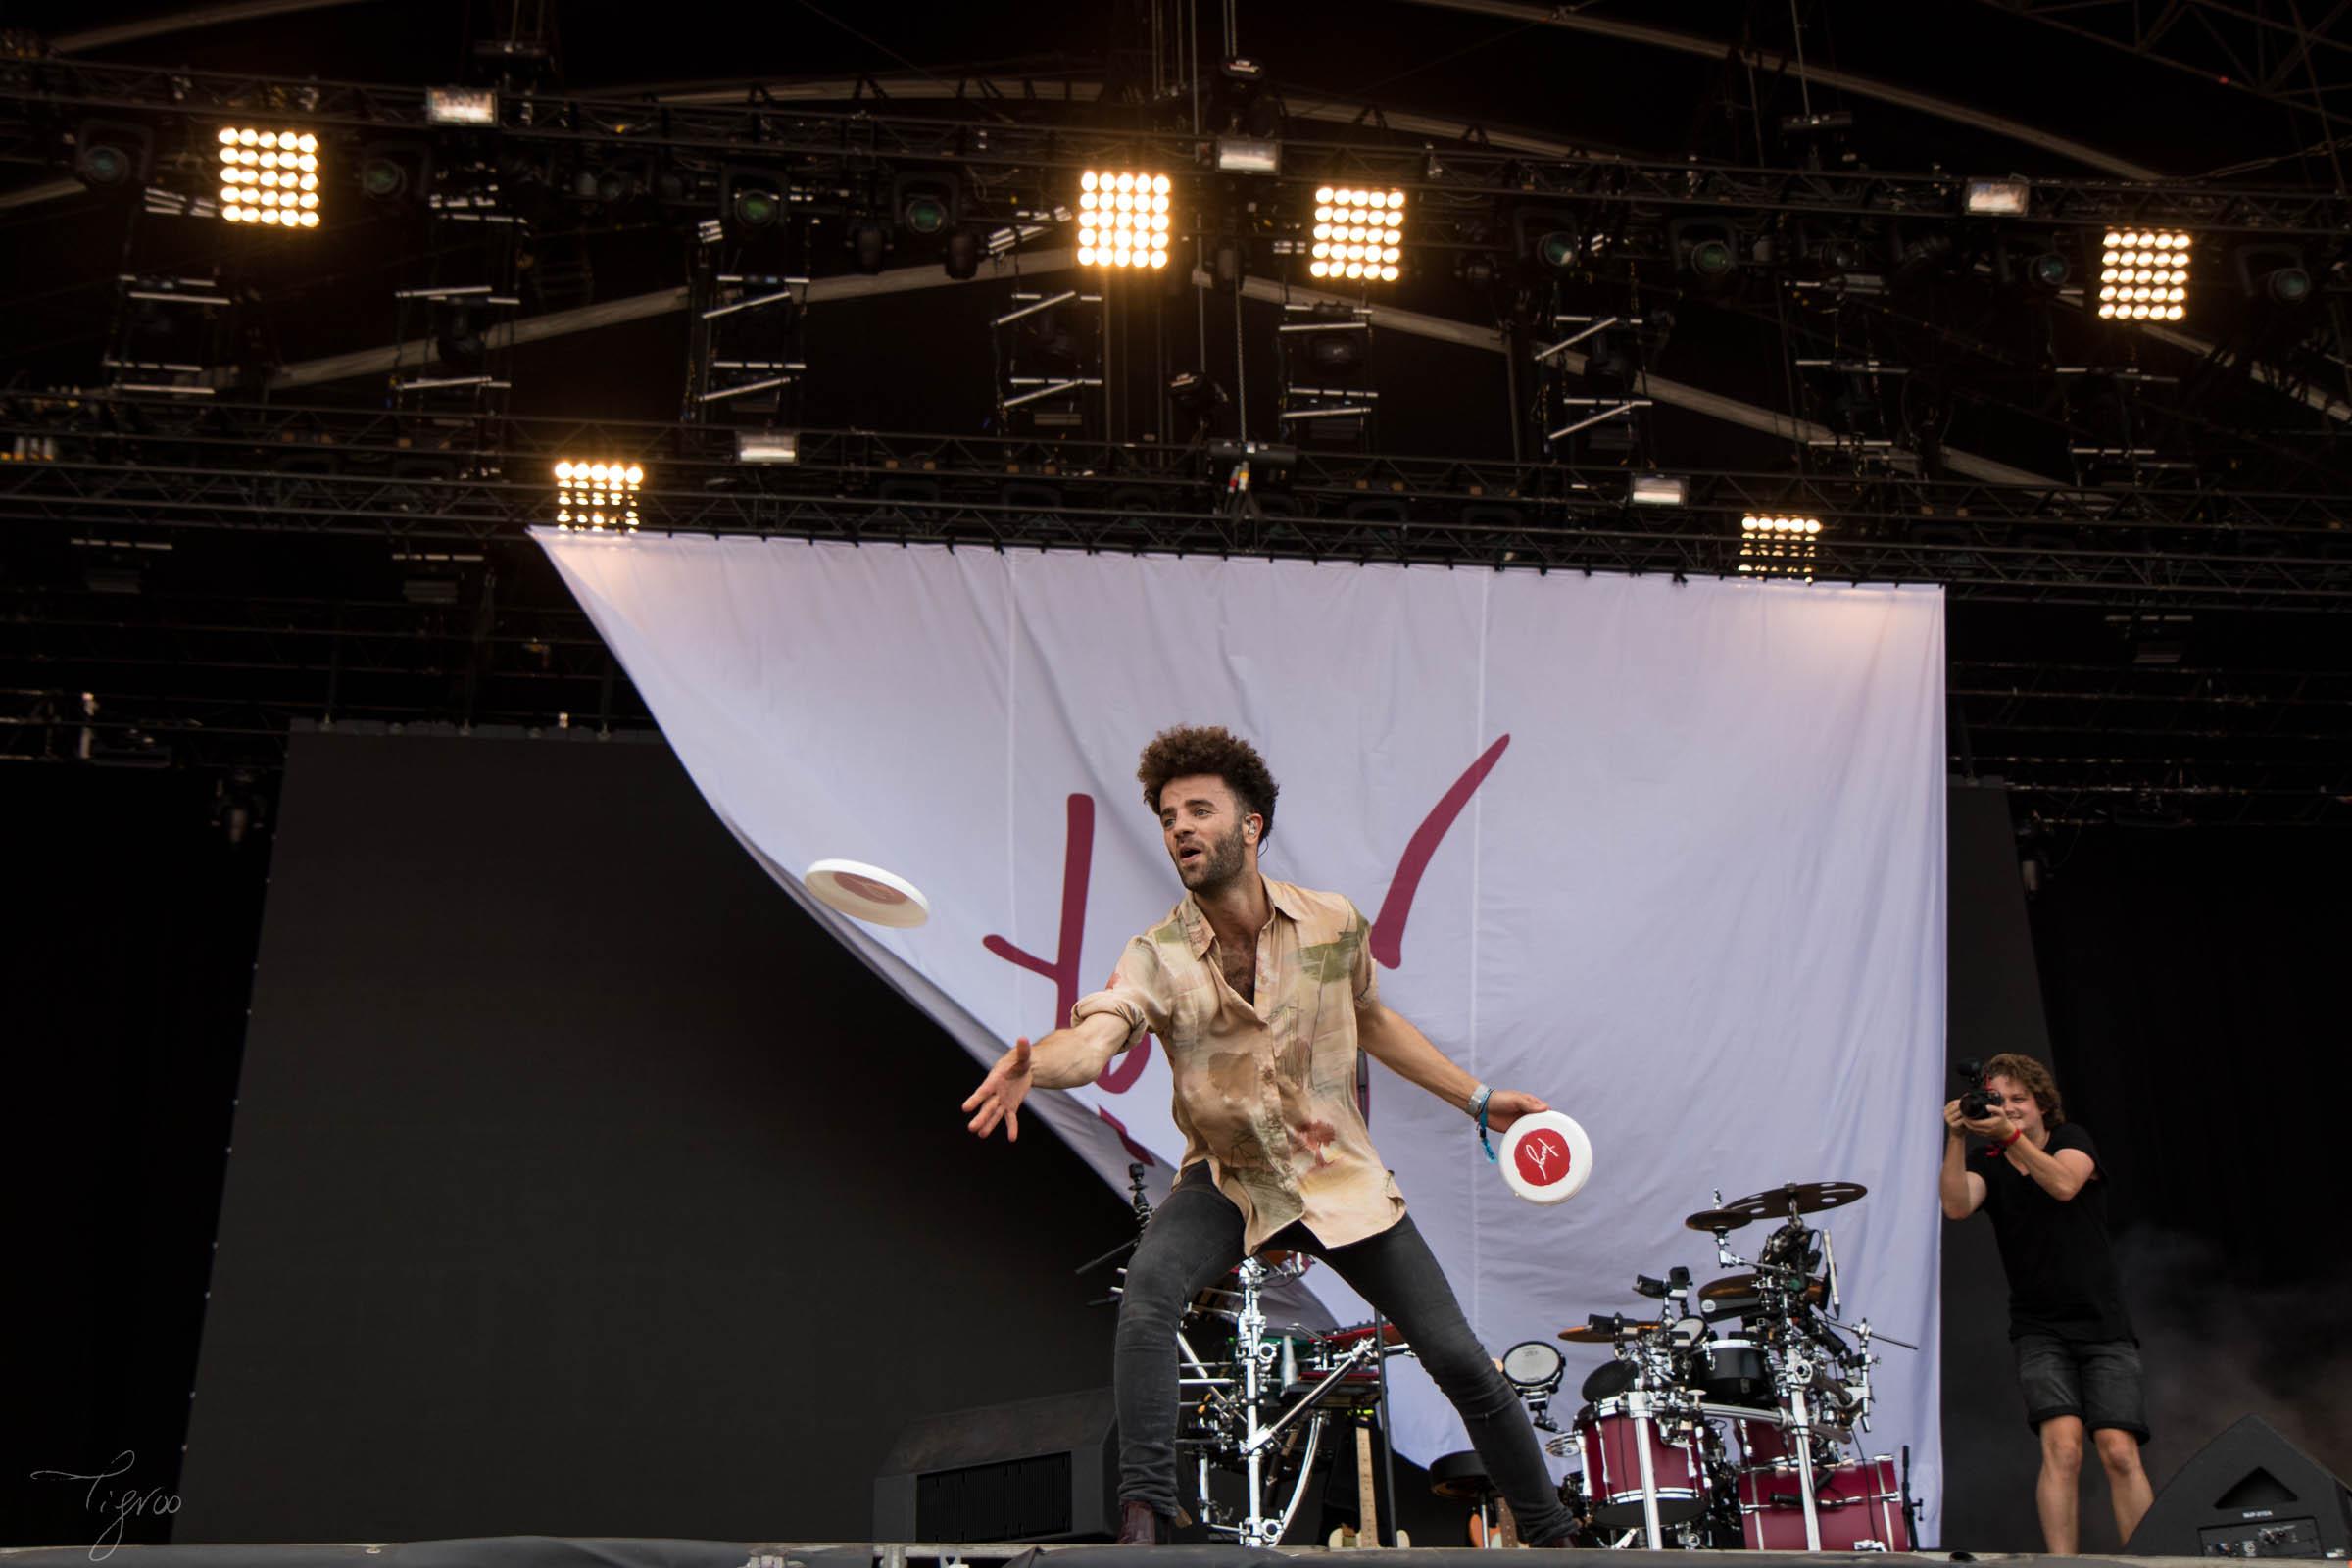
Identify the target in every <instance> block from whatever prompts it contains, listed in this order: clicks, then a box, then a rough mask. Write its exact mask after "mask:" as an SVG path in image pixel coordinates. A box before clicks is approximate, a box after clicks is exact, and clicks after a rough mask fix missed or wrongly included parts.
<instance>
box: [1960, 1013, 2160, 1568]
mask: <svg viewBox="0 0 2352 1568" xmlns="http://www.w3.org/2000/svg"><path fill="white" fill-rule="evenodd" d="M1985 1091H1986V1093H1988V1094H1989V1095H1991V1096H1992V1097H1993V1103H1992V1105H1991V1108H1990V1109H1989V1110H1988V1111H1987V1113H1986V1114H1985V1115H1983V1116H1980V1117H1977V1118H1975V1119H1974V1120H1971V1119H1970V1118H1968V1117H1967V1116H1965V1115H1963V1114H1962V1113H1961V1108H1960V1102H1958V1101H1957V1100H1955V1101H1953V1102H1951V1103H1949V1104H1947V1105H1945V1106H1944V1107H1943V1124H1944V1128H1945V1137H1944V1144H1943V1175H1942V1178H1941V1182H1940V1187H1941V1191H1942V1197H1943V1213H1944V1217H1945V1218H1946V1219H1966V1218H1968V1216H1969V1215H1971V1214H1973V1213H1975V1212H1976V1211H1977V1210H1978V1209H1980V1208H1982V1209H1984V1210H1985V1212H1987V1213H1989V1214H1990V1215H1991V1216H1992V1231H1993V1237H1994V1239H1995V1240H1996V1241H1998V1242H1999V1243H2000V1249H2001V1267H2002V1268H2003V1269H2004V1270H2006V1271H2007V1273H2008V1275H2009V1341H2010V1344H2011V1346H2012V1347H2013V1348H2014V1349H2015V1350H2016V1353H2017V1376H2018V1382H2019V1384H2020V1385H2021V1386H2022V1387H2023V1389H2024V1391H2025V1396H2026V1421H2027V1423H2028V1424H2029V1425H2030V1426H2032V1427H2033V1428H2034V1431H2035V1433H2037V1434H2038V1435H2039V1437H2040V1439H2041V1475H2040V1478H2039V1480H2038V1481H2036V1483H2035V1484H2034V1504H2035V1506H2036V1508H2037V1509H2038V1511H2039V1512H2040V1515H2041V1539H2042V1542H2043V1544H2045V1545H2046V1546H2047V1547H2048V1548H2049V1550H2050V1551H2051V1552H2052V1553H2053V1554H2055V1555H2059V1556H2064V1555H2067V1554H2068V1553H2071V1552H2073V1551H2074V1550H2075V1547H2076V1544H2077V1541H2078V1540H2079V1537H2080V1520H2081V1515H2080V1511H2079V1509H2080V1504H2079V1502H2078V1499H2077V1493H2076V1487H2077V1484H2078V1482H2079V1481H2080V1479H2081V1476H2082V1434H2083V1431H2084V1429H2085V1428H2087V1429H2088V1430H2089V1432H2090V1436H2091V1441H2092V1442H2094V1443H2095V1444H2096V1445H2097V1446H2098V1450H2099V1463H2100V1465H2101V1467H2102V1468H2104V1469H2105V1470H2106V1472H2107V1495H2108V1500H2109V1501H2110V1502H2112V1503H2113V1504H2114V1506H2115V1527H2116V1529H2117V1530H2119V1531H2121V1532H2122V1533H2123V1539H2124V1540H2125V1541H2130V1540H2131V1532H2132V1531H2133V1530H2134V1529H2135V1528H2137V1526H2138V1524H2139V1520H2140V1516H2141V1515H2142V1514H2145V1513H2146V1512H2147V1511H2148V1504H2149V1502H2150V1501H2151V1500H2152V1494H2151V1492H2150V1489H2149V1487H2148V1478H2147V1474H2146V1472H2145V1471H2143V1470H2142V1469H2141V1468H2140V1463H2139V1446H2140V1445H2141V1444H2143V1443H2145V1442H2147V1441H2148V1423H2147V1414H2146V1409H2145V1400H2144V1397H2143V1395H2142V1392H2141V1379H2140V1366H2139V1341H2138V1340H2137V1339H2135V1338H2133V1337H2132V1333H2131V1318H2130V1316H2129V1315H2127V1314H2126V1312H2125V1311H2124V1296H2123V1287H2122V1286H2121V1284H2120V1283H2119V1282H2118V1280H2117V1276H2116V1269H2115V1255H2114V1253H2113V1252H2112V1251H2111V1250H2109V1248H2108V1245H2107V1182H2106V1179H2105V1177H2104V1176H2103V1175H2102V1174H2101V1173H2100V1170H2099V1152H2098V1149H2097V1148H2096V1146H2094V1145H2093V1144H2092V1143H2091V1141H2090V1134H2089V1133H2087V1132H2085V1131H2084V1130H2083V1128H2082V1124H2081V1123H2079V1122H2071V1121H2068V1120H2067V1119H2066V1104H2065V1102H2063V1101H2062V1100H2060V1099H2059V1098H2058V1081H2057V1080H2056V1079H2054V1078H2052V1077H2051V1076H2050V1069H2049V1068H2047V1067H2045V1066H2043V1065H2042V1064H2041V1063H2040V1062H2038V1061H2035V1060H2034V1058H2033V1057H2032V1056H2024V1055H2017V1054H2003V1055H1998V1056H1995V1057H1993V1058H1992V1059H1991V1060H1990V1061H1988V1062H1986V1063H1985ZM1970 1133H1975V1134H1976V1135H1977V1136H1979V1137H1981V1138H1988V1139H1990V1140H1992V1142H1991V1143H1990V1144H1989V1145H1988V1146H1986V1147H1985V1148H1984V1149H1981V1150H1980V1151H1978V1158H1977V1160H1976V1161H1975V1163H1977V1164H1978V1165H1980V1166H1982V1167H1983V1168H1982V1169H1981V1170H1971V1169H1969V1168H1968V1167H1969V1164H1970V1163H1971V1162H1970V1160H1969V1158H1968V1155H1967V1144H1968V1135H1969V1134H1970Z"/></svg>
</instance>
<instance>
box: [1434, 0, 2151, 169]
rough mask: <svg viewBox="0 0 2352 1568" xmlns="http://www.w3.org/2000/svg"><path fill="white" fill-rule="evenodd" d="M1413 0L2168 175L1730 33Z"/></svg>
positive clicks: (1524, 1)
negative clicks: (1785, 81)
mask: <svg viewBox="0 0 2352 1568" xmlns="http://www.w3.org/2000/svg"><path fill="white" fill-rule="evenodd" d="M1407 3H1408V4H1412V5H1419V6H1428V7H1431V8H1433V9H1436V10H1440V11H1457V12H1467V13H1469V14H1470V15H1472V16H1480V17H1495V18H1500V19H1502V20H1505V21H1511V22H1523V23H1528V24H1531V25H1541V26H1546V27H1557V28H1560V29H1561V30H1563V31H1568V32H1581V33H1586V34H1588V35H1591V36H1594V37H1601V38H1615V39H1618V40H1619V41H1621V42H1626V43H1638V44H1643V45H1646V46H1648V47H1650V48H1653V49H1665V50H1669V51H1671V52H1673V53H1676V54H1686V55H1696V56H1698V57H1699V58H1700V59H1703V60H1717V61H1719V60H1722V59H1724V58H1725V57H1726V56H1727V55H1737V56H1738V57H1739V58H1740V59H1742V60H1745V61H1747V62H1749V63H1750V64H1752V65H1753V66H1754V67H1755V68H1756V69H1757V70H1758V71H1764V72H1770V73H1774V74H1776V75H1777V74H1780V73H1787V74H1789V75H1790V76H1795V77H1800V78H1802V79H1803V80H1805V81H1809V82H1811V83H1813V84H1814V85H1815V86H1820V87H1835V88H1837V89H1838V91H1840V92H1850V93H1852V94H1853V95H1854V96H1855V97H1857V98H1868V99H1871V100H1873V101H1875V102H1878V103H1884V104H1892V105H1894V106H1895V107H1896V108H1898V109H1909V110H1913V111H1915V112H1917V113H1919V114H1923V115H1928V116H1931V117H1933V118H1934V119H1936V120H1941V121H1945V122H1947V123H1951V124H1955V125H1967V126H1970V127H1972V128H1974V129H1977V130H1984V131H1989V132H1991V133H1992V134H1993V135H1996V136H2001V137H2005V138H2007V139H2008V140H2010V141H2014V142H2018V143H2021V144H2022V145H2025V146H2028V147H2038V148H2040V149H2041V150H2042V151H2043V152H2046V153H2055V154H2056V155H2057V156H2059V157H2061V158H2065V159H2070V160H2072V161H2073V162H2075V163H2078V164H2081V165H2082V166H2083V167H2084V168H2086V169H2095V170H2098V171H2099V172H2102V173H2107V174H2113V175H2115V176H2116V177H2118V178H2119V179H2143V180H2152V179H2162V178H2163V177H2164V176H2163V174H2162V173H2160V172H2158V171H2156V170H2153V169H2150V168H2148V167H2147V166H2146V165H2144V164H2135V163H2133V162H2131V160H2130V159H2128V158H2123V157H2119V156H2117V155H2116V154H2114V153H2110V152H2106V151H2103V150H2102V149H2100V148H2096V147H2092V146H2089V145H2088V144H2086V143H2083V142H2079V141H2076V140H2073V139H2072V138H2071V137H2066V136H2061V135H2058V134H2056V133H2055V132H2053V131H2049V130H2045V129H2043V128H2041V127H2040V126H2038V125H2033V124H2029V123H2026V122H2025V121H2022V120H2012V119H2010V118H2009V117H2008V116H2006V115H1996V114H1993V113H1991V112H1990V111H1988V110H1984V109H1979V108H1977V107H1976V106H1974V105H1972V104H1963V103H1955V102H1953V101H1952V100H1951V99H1948V98H1937V97H1936V96H1935V95H1934V94H1932V93H1924V92H1918V91H1915V90H1913V89H1912V88H1909V87H1900V86H1896V85H1895V84H1894V83H1892V82H1886V81H1879V80H1875V79H1874V78H1872V77H1869V76H1861V75H1856V74H1855V73H1852V72H1850V71H1840V70H1838V69H1837V68H1836V67H1835V66H1827V65H1822V64H1819V63H1817V62H1810V61H1799V60H1798V59H1796V58H1795V57H1794V56H1793V55H1785V54H1781V53H1779V52H1778V51H1774V50H1766V49H1758V48H1755V47H1753V46H1751V45H1747V44H1740V43H1734V42H1732V41H1730V40H1728V39H1721V38H1701V37H1697V36H1695V35H1693V34H1691V33H1688V32H1673V31H1670V30H1668V29H1667V28H1664V27H1651V26H1644V25H1642V24H1640V23H1636V22H1620V21H1618V20H1617V19H1615V18H1613V17H1601V16H1593V15H1589V14H1587V13H1586V12H1584V11H1582V10H1580V9H1579V8H1577V7H1574V6H1562V5H1554V6H1540V5H1534V4H1530V3H1529V0H1407ZM1993 3H1994V4H2000V3H2001V0H1993Z"/></svg>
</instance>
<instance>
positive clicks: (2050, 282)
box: [2026, 251, 2074, 289]
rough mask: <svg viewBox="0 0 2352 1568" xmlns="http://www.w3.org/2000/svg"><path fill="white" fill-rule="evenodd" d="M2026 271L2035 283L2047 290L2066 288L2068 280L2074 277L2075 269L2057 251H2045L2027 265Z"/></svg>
mask: <svg viewBox="0 0 2352 1568" xmlns="http://www.w3.org/2000/svg"><path fill="white" fill-rule="evenodd" d="M2026 270H2027V273H2028V275H2030V276H2031V277H2032V278H2033V279H2034V282H2035V283H2038V284H2039V285H2041V286H2042V287H2043V288H2047V289H2060V288H2064V287H2066V280H2067V279H2068V278H2069V277H2072V276H2073V275H2074V269H2073V268H2072V267H2071V266H2069V265H2068V264H2067V260H2066V258H2065V257H2064V256H2062V255H2060V254H2059V253H2058V252H2056V251H2043V252H2042V253H2041V254H2040V255H2039V256H2036V257H2034V260H2033V261H2031V262H2029V263H2027V264H2026Z"/></svg>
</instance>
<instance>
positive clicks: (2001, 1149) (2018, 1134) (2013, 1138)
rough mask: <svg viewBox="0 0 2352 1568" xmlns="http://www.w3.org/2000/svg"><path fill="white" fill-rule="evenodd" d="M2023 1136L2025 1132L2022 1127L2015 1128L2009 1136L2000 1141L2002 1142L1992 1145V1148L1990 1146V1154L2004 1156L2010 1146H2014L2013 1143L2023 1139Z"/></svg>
mask: <svg viewBox="0 0 2352 1568" xmlns="http://www.w3.org/2000/svg"><path fill="white" fill-rule="evenodd" d="M2025 1136H2026V1130H2025V1129H2024V1128H2023V1127H2020V1128H2017V1129H2016V1130H2014V1131H2013V1132H2011V1133H2010V1134H2009V1136H2008V1137H2006V1138H2004V1139H2002V1140H2001V1141H2000V1142H1999V1143H1997V1144H1995V1145H1993V1146H1992V1152H1994V1153H1996V1154H2005V1153H2007V1152H2009V1146H2010V1145H2011V1144H2014V1143H2016V1142H2017V1141H2018V1140H2019V1139H2020V1138H2023V1137H2025Z"/></svg>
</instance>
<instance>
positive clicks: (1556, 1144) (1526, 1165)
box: [1496, 1110, 1593, 1203]
mask: <svg viewBox="0 0 2352 1568" xmlns="http://www.w3.org/2000/svg"><path fill="white" fill-rule="evenodd" d="M1496 1162H1497V1163H1498V1164H1500V1165H1501V1166H1502V1179H1503V1180H1504V1181H1505V1182H1508V1183H1509V1184H1510V1188H1511V1191H1512V1192H1514V1193H1517V1194H1518V1195H1519V1196H1520V1197H1521V1198H1524V1199H1526V1200H1527V1201H1529V1202H1531V1203H1564V1202H1566V1201H1568V1200H1569V1199H1571V1198H1574V1197H1575V1196H1576V1195H1577V1194H1578V1193H1580V1192H1582V1191H1584V1187H1585V1183H1586V1182H1588V1181H1591V1180H1592V1179H1593V1140H1592V1139H1591V1138H1588V1137H1587V1136H1585V1130H1584V1128H1582V1127H1581V1126H1579V1125H1577V1120H1576V1118H1575V1117H1574V1116H1571V1115H1569V1114H1568V1113H1567V1112H1565V1111H1559V1110H1543V1111H1538V1112H1537V1113H1536V1114H1535V1115H1533V1116H1522V1117H1520V1118H1519V1119H1518V1120H1517V1121H1515V1122H1513V1123H1511V1130H1510V1131H1509V1132H1507V1133H1504V1134H1503V1135H1502V1149H1501V1151H1500V1152H1499V1153H1498V1154H1497V1155H1496Z"/></svg>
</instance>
